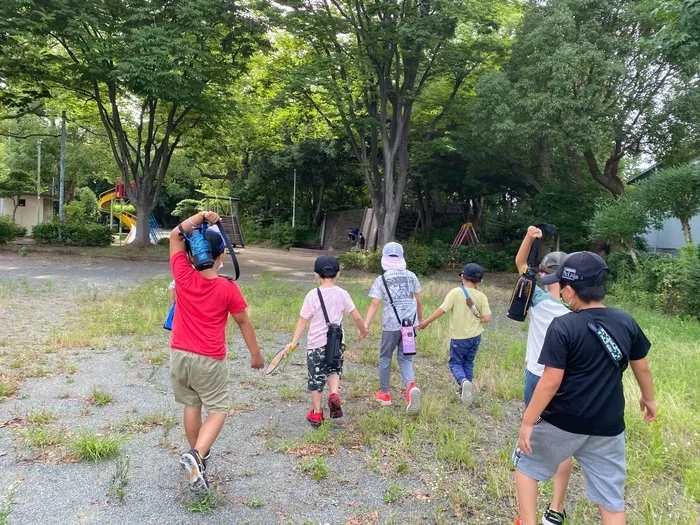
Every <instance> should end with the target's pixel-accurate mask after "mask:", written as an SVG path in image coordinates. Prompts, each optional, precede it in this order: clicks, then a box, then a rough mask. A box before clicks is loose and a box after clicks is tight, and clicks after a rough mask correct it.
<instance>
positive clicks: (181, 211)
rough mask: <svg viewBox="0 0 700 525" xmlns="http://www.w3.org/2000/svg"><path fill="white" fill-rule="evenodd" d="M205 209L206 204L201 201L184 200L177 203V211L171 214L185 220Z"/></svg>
mask: <svg viewBox="0 0 700 525" xmlns="http://www.w3.org/2000/svg"><path fill="white" fill-rule="evenodd" d="M203 209H204V204H203V203H202V201H201V200H197V199H183V200H181V201H180V202H178V203H177V206H175V209H174V210H173V211H172V212H170V213H171V215H173V216H174V217H178V218H179V219H181V220H185V219H187V218H188V217H192V215H194V214H195V213H197V212H199V211H202V210H203Z"/></svg>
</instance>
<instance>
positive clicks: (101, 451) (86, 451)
mask: <svg viewBox="0 0 700 525" xmlns="http://www.w3.org/2000/svg"><path fill="white" fill-rule="evenodd" d="M124 439H125V438H124V437H123V436H110V435H104V434H97V433H93V432H82V433H81V434H80V435H79V436H78V437H76V438H74V439H73V440H72V441H71V443H70V448H71V450H72V452H73V453H74V454H75V456H76V458H77V460H78V461H100V460H102V459H109V458H113V457H115V456H117V455H118V454H119V449H120V448H121V445H122V443H123V442H124Z"/></svg>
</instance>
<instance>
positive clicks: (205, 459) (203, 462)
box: [202, 449, 211, 473]
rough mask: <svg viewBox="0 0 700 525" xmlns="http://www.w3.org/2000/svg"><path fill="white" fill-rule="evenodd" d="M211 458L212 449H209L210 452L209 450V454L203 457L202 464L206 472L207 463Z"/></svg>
mask: <svg viewBox="0 0 700 525" xmlns="http://www.w3.org/2000/svg"><path fill="white" fill-rule="evenodd" d="M210 458H211V449H209V452H207V455H206V456H204V457H203V458H202V465H204V472H205V473H206V471H207V463H208V462H209V459H210Z"/></svg>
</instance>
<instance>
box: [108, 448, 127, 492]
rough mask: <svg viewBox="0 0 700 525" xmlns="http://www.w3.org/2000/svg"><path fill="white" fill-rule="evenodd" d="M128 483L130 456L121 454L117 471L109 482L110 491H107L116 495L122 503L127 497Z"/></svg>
mask: <svg viewBox="0 0 700 525" xmlns="http://www.w3.org/2000/svg"><path fill="white" fill-rule="evenodd" d="M128 484H129V456H120V457H118V458H117V467H116V471H115V472H114V474H113V475H112V479H111V480H110V482H109V491H108V492H107V493H108V494H111V495H112V496H114V497H116V498H117V499H118V500H119V503H122V502H123V501H124V499H125V498H126V487H127V485H128Z"/></svg>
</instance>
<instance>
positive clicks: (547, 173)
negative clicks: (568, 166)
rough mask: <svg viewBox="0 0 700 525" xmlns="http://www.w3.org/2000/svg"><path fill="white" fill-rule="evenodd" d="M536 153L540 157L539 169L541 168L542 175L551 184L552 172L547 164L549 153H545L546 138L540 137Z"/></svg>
mask: <svg viewBox="0 0 700 525" xmlns="http://www.w3.org/2000/svg"><path fill="white" fill-rule="evenodd" d="M537 152H538V153H539V156H540V167H541V168H542V174H543V175H544V179H545V180H546V181H547V182H552V181H553V180H554V173H553V172H552V166H551V165H550V164H549V152H548V151H547V137H542V138H541V139H540V140H539V141H538V142H537Z"/></svg>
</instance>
